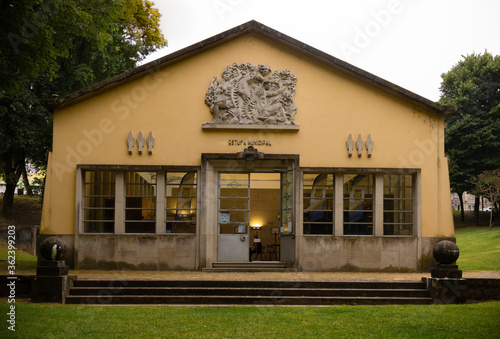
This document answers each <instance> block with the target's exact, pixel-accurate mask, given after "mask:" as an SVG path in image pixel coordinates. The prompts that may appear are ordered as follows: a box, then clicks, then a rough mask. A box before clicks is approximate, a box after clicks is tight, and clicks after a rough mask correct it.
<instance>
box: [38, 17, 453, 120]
mask: <svg viewBox="0 0 500 339" xmlns="http://www.w3.org/2000/svg"><path fill="white" fill-rule="evenodd" d="M248 34H257V35H260V36H262V37H264V38H267V39H270V40H272V41H273V43H275V44H280V45H283V46H285V47H288V48H290V49H292V50H295V51H297V53H301V54H303V55H305V56H308V57H310V58H312V59H314V60H316V61H318V62H320V63H322V64H324V65H326V66H327V67H330V68H332V69H334V70H335V71H339V72H342V73H344V74H346V75H347V76H349V77H352V78H355V79H357V80H359V81H361V82H364V83H366V84H368V85H370V86H374V87H375V88H378V89H379V90H382V91H384V92H386V93H389V94H391V95H394V96H396V97H398V98H400V99H403V100H405V101H407V102H410V103H411V104H412V105H416V106H418V107H421V108H423V109H425V110H428V111H430V112H433V113H435V114H438V115H448V114H451V113H453V112H454V110H455V108H454V107H453V106H445V105H440V104H438V103H436V102H433V101H431V100H428V99H426V98H424V97H422V96H420V95H418V94H415V93H413V92H411V91H408V90H406V89H404V88H402V87H400V86H397V85H395V84H393V83H391V82H389V81H386V80H384V79H382V78H380V77H377V76H375V75H373V74H371V73H369V72H366V71H364V70H362V69H360V68H358V67H355V66H353V65H351V64H349V63H347V62H345V61H343V60H340V59H338V58H336V57H334V56H331V55H329V54H327V53H325V52H322V51H320V50H318V49H316V48H314V47H312V46H309V45H307V44H305V43H303V42H301V41H298V40H296V39H294V38H292V37H290V36H287V35H285V34H283V33H281V32H279V31H276V30H274V29H272V28H270V27H268V26H266V25H263V24H261V23H259V22H257V21H254V20H252V21H249V22H246V23H244V24H242V25H239V26H236V27H234V28H232V29H229V30H227V31H225V32H222V33H220V34H217V35H215V36H213V37H210V38H208V39H205V40H203V41H201V42H198V43H196V44H193V45H191V46H188V47H186V48H184V49H182V50H179V51H177V52H174V53H171V54H169V55H166V56H164V57H162V58H159V59H157V60H155V61H152V62H149V63H147V64H144V65H142V66H139V67H137V68H134V69H132V70H130V71H127V72H124V73H121V74H119V75H116V76H114V77H112V78H109V79H106V80H104V81H101V82H99V83H96V84H94V85H92V86H89V87H87V88H85V89H82V90H80V91H77V92H74V93H72V94H70V95H68V96H66V97H63V98H57V99H51V100H47V101H46V102H45V103H46V106H47V107H49V108H50V109H53V110H54V109H55V110H60V109H64V108H66V107H69V106H72V105H74V104H76V103H79V102H82V101H84V100H87V99H89V98H91V97H93V96H96V95H98V94H101V93H103V92H106V91H109V90H111V89H114V88H116V87H119V86H122V85H124V84H126V83H129V82H131V81H134V80H136V79H139V78H141V77H144V76H146V75H148V74H151V73H152V72H156V71H159V70H161V69H164V68H166V67H169V66H170V65H173V64H175V63H178V62H181V61H183V60H186V59H188V58H191V57H193V56H196V55H198V54H200V53H203V52H206V51H208V50H210V49H213V48H216V47H218V46H220V45H222V44H225V43H227V42H230V41H232V40H235V39H238V38H240V37H242V36H245V35H248Z"/></svg>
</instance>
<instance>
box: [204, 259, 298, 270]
mask: <svg viewBox="0 0 500 339" xmlns="http://www.w3.org/2000/svg"><path fill="white" fill-rule="evenodd" d="M202 271H203V272H297V269H296V268H290V267H287V264H286V262H281V261H252V262H214V263H213V264H212V267H210V268H209V267H207V268H203V269H202Z"/></svg>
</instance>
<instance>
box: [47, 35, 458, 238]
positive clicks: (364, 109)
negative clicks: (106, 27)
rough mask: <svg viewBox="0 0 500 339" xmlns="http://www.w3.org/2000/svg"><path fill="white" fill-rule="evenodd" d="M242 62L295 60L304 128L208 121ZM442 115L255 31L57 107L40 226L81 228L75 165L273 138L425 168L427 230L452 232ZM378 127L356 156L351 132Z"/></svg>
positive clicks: (362, 163) (62, 230)
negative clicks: (211, 103) (148, 141)
mask: <svg viewBox="0 0 500 339" xmlns="http://www.w3.org/2000/svg"><path fill="white" fill-rule="evenodd" d="M234 62H241V63H245V62H250V63H252V64H254V65H258V64H266V65H268V66H270V67H271V69H272V70H273V71H275V70H278V69H289V70H290V71H291V72H292V73H294V74H295V75H296V76H297V78H298V82H297V91H296V95H295V98H294V102H295V103H296V105H297V108H298V110H297V114H296V116H295V123H296V124H297V125H299V126H300V130H299V131H298V132H290V131H288V132H270V131H223V130H210V131H207V130H202V127H201V126H202V124H205V123H207V122H209V121H210V120H211V119H212V116H211V114H210V111H209V108H208V107H207V106H206V105H205V93H206V91H207V89H208V86H209V84H210V80H211V79H212V78H213V77H214V76H217V77H218V78H219V79H220V78H221V72H222V71H223V69H224V68H225V67H227V66H228V65H231V64H232V63H234ZM129 131H132V133H133V135H134V137H137V135H138V134H139V131H142V132H143V134H144V137H145V138H146V137H147V135H148V133H149V132H150V131H152V132H153V136H154V138H155V139H156V141H155V146H154V149H153V154H152V155H149V154H148V153H147V151H144V152H143V154H142V155H139V154H138V152H137V145H135V146H134V152H133V154H132V155H130V154H129V153H128V152H127V147H126V138H127V136H128V134H129ZM443 131H444V120H443V117H442V116H438V115H435V114H433V113H429V112H426V111H424V110H423V109H421V108H418V107H416V106H414V105H412V104H410V103H408V102H406V101H403V100H402V99H400V98H398V97H396V96H393V95H390V94H387V93H386V92H383V91H382V90H379V89H376V88H374V87H372V86H370V85H367V84H365V83H363V82H361V81H359V80H356V79H354V78H352V77H351V76H349V75H346V74H344V73H341V72H339V71H335V70H332V69H331V68H330V67H327V66H325V65H324V64H322V63H320V62H318V61H315V60H313V59H311V58H309V57H307V56H305V55H304V54H302V53H300V52H297V51H294V50H291V49H289V48H287V47H284V46H283V45H280V44H277V43H275V42H273V41H271V40H267V39H266V38H263V37H261V36H260V35H255V34H249V35H245V36H243V37H240V38H238V39H236V40H232V41H230V42H227V43H225V44H223V45H220V46H218V47H216V48H213V49H210V50H208V51H205V52H203V53H200V54H198V55H195V56H192V57H190V58H188V59H186V60H183V61H180V62H178V63H176V64H174V65H171V66H169V67H167V68H164V69H163V70H161V71H159V72H156V73H151V74H149V75H147V76H145V77H143V78H140V79H138V80H135V81H133V82H130V83H127V84H125V85H123V86H120V87H118V88H115V89H113V90H110V91H107V92H105V93H103V94H100V95H97V96H95V97H92V98H90V99H88V100H86V101H83V102H81V103H79V104H76V105H73V106H70V107H68V108H66V109H63V110H60V111H56V112H54V143H53V153H52V156H51V158H50V161H49V171H48V174H47V186H46V195H45V203H44V210H43V218H42V225H41V232H42V233H45V234H73V233H74V220H75V206H74V201H75V182H76V179H75V177H76V164H77V163H78V164H117V165H127V164H133V165H196V166H199V165H200V164H201V153H235V152H240V151H242V150H243V149H244V148H245V147H246V146H243V145H241V146H230V145H229V144H228V140H234V139H235V140H239V139H251V140H255V139H265V140H269V141H271V144H272V145H271V146H257V148H258V149H259V151H261V152H264V153H272V154H299V155H300V166H301V167H348V168H357V167H360V168H419V169H421V172H422V176H421V177H422V186H421V187H422V189H421V194H422V236H424V237H435V236H453V235H454V231H453V223H452V219H451V203H450V199H449V181H448V170H447V160H446V158H445V157H444V146H443V133H444V132H443ZM350 133H352V136H353V138H354V140H356V138H357V136H358V134H361V136H362V138H363V141H366V139H367V137H368V135H369V134H371V136H372V139H373V142H374V149H373V155H372V157H371V158H368V157H367V155H366V150H365V151H364V152H363V156H362V157H360V158H358V157H357V156H356V155H355V154H354V155H353V156H352V157H348V154H347V150H346V144H345V143H346V140H347V138H348V135H349V134H350Z"/></svg>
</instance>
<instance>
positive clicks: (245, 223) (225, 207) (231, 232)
mask: <svg viewBox="0 0 500 339" xmlns="http://www.w3.org/2000/svg"><path fill="white" fill-rule="evenodd" d="M217 180H218V196H217V260H218V261H219V262H248V261H250V255H249V253H250V239H249V228H250V173H242V172H219V173H218V175H217ZM231 180H232V181H231ZM224 189H227V190H228V192H224ZM231 191H233V192H231Z"/></svg>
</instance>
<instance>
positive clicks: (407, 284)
mask: <svg viewBox="0 0 500 339" xmlns="http://www.w3.org/2000/svg"><path fill="white" fill-rule="evenodd" d="M73 286H74V287H109V288H112V287H114V288H123V287H226V288H230V287H235V288H266V287H267V288H356V289H370V288H371V289H424V290H425V288H426V287H425V283H424V282H417V281H414V282H412V281H397V282H387V281H262V280H255V281H254V280H92V279H85V280H82V279H77V280H75V281H74V284H73Z"/></svg>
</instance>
